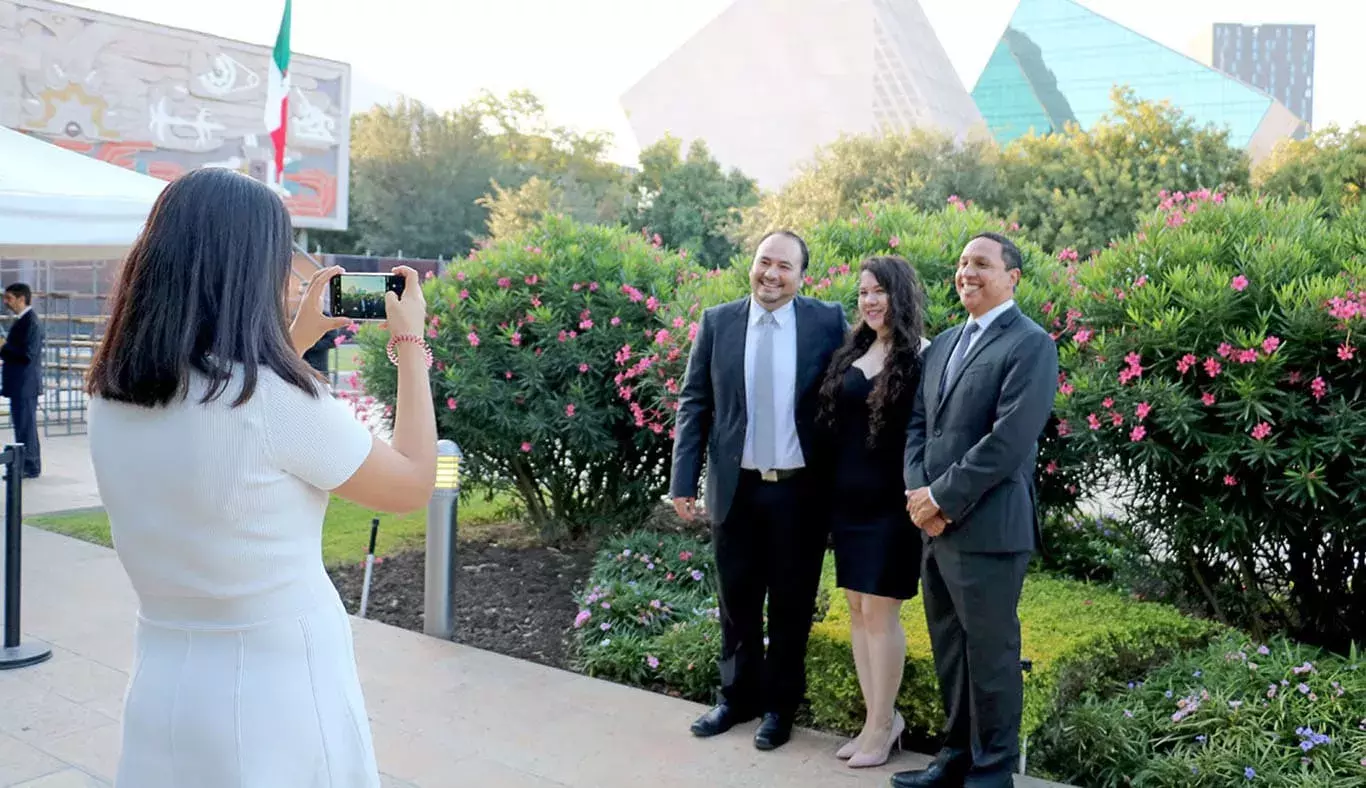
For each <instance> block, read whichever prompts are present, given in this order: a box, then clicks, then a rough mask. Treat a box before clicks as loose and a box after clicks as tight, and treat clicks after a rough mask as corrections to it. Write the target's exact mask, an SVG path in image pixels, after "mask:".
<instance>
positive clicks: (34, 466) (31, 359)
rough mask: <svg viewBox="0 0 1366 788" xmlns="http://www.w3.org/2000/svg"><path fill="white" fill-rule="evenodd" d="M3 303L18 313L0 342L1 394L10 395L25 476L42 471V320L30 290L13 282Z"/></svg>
mask: <svg viewBox="0 0 1366 788" xmlns="http://www.w3.org/2000/svg"><path fill="white" fill-rule="evenodd" d="M4 300H5V306H6V307H7V308H8V309H9V310H10V311H11V312H13V313H14V314H16V315H18V317H17V318H16V319H15V321H14V325H12V326H10V330H9V336H7V337H6V338H5V343H4V344H3V345H0V362H3V363H4V366H3V367H0V395H3V396H5V397H8V398H9V412H10V419H11V420H12V421H13V422H14V440H15V441H16V442H17V443H22V444H24V468H23V473H24V478H25V479H36V478H37V477H38V475H39V474H41V473H42V472H43V459H42V449H41V447H40V446H39V445H38V394H39V393H40V392H41V390H42V380H43V324H42V321H40V320H39V319H38V315H37V313H35V312H34V311H33V291H32V290H31V289H29V286H28V285H26V284H23V283H21V282H16V283H14V284H12V285H10V286H9V287H7V288H5V295H4Z"/></svg>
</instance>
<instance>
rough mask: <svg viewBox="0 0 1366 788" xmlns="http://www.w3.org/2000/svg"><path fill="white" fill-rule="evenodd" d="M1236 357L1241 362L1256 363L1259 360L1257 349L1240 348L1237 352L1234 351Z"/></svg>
mask: <svg viewBox="0 0 1366 788" xmlns="http://www.w3.org/2000/svg"><path fill="white" fill-rule="evenodd" d="M1234 357H1235V360H1237V362H1238V363H1239V364H1255V363H1256V362H1257V351H1255V350H1239V351H1238V352H1237V353H1234Z"/></svg>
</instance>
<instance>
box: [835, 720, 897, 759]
mask: <svg viewBox="0 0 1366 788" xmlns="http://www.w3.org/2000/svg"><path fill="white" fill-rule="evenodd" d="M905 730H906V720H904V719H902V717H901V715H900V714H894V715H893V716H892V731H891V734H890V735H889V736H888V737H887V741H886V742H885V743H884V745H883V747H882V748H881V749H879V750H878V751H877V752H864V751H862V750H859V751H858V752H856V753H854V754H853V755H852V756H850V757H849V768H851V769H862V768H865V767H869V766H881V765H882V764H884V763H886V762H887V759H888V758H890V757H891V756H892V748H893V747H896V748H897V749H898V750H900V749H901V734H902V732H903V731H905Z"/></svg>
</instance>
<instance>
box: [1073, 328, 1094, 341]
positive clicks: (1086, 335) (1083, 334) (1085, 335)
mask: <svg viewBox="0 0 1366 788" xmlns="http://www.w3.org/2000/svg"><path fill="white" fill-rule="evenodd" d="M1072 341H1073V342H1076V343H1077V344H1078V345H1085V344H1086V343H1087V342H1090V341H1091V329H1089V328H1082V329H1078V330H1077V333H1075V334H1073V335H1072Z"/></svg>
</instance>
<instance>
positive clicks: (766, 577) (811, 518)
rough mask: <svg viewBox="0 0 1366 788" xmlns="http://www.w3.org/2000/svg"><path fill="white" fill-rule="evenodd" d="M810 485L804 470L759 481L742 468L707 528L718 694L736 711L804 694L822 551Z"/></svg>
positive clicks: (787, 703)
mask: <svg viewBox="0 0 1366 788" xmlns="http://www.w3.org/2000/svg"><path fill="white" fill-rule="evenodd" d="M815 486H817V485H812V484H811V483H810V477H809V475H808V474H807V473H806V472H799V473H798V474H797V475H795V476H793V477H791V478H788V479H784V480H782V481H777V482H765V481H762V480H761V479H760V478H759V475H758V474H757V473H755V472H753V471H743V470H742V471H741V472H740V481H739V485H738V487H737V489H736V492H735V499H734V501H733V502H732V504H731V507H730V511H729V512H728V513H727V514H726V519H725V521H723V522H721V523H720V524H719V525H716V526H714V527H713V531H712V542H713V545H714V547H715V550H716V567H717V572H718V574H719V576H720V577H719V579H720V587H721V593H720V603H721V604H720V607H721V661H720V668H721V697H722V700H724V701H725V702H726V703H727V704H729V705H731V706H733V707H735V708H737V709H740V710H742V711H753V712H759V713H761V712H775V713H778V714H782V715H790V714H794V713H795V712H796V710H797V707H798V705H800V703H801V701H802V698H803V697H804V695H805V693H806V641H807V636H808V635H809V634H810V632H811V618H812V614H813V612H814V610H815V603H816V590H817V588H818V586H819V585H820V575H821V561H822V559H823V558H824V556H825V534H824V531H823V524H824V521H823V519H822V518H820V517H819V516H818V515H817V514H816V512H817V511H818V509H817V507H818V506H819V505H820V504H821V501H820V500H819V498H818V497H817V496H816V494H815V493H814V491H813V490H812V489H811V488H812V487H815ZM765 596H767V599H768V646H767V648H765V646H764V599H765Z"/></svg>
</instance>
